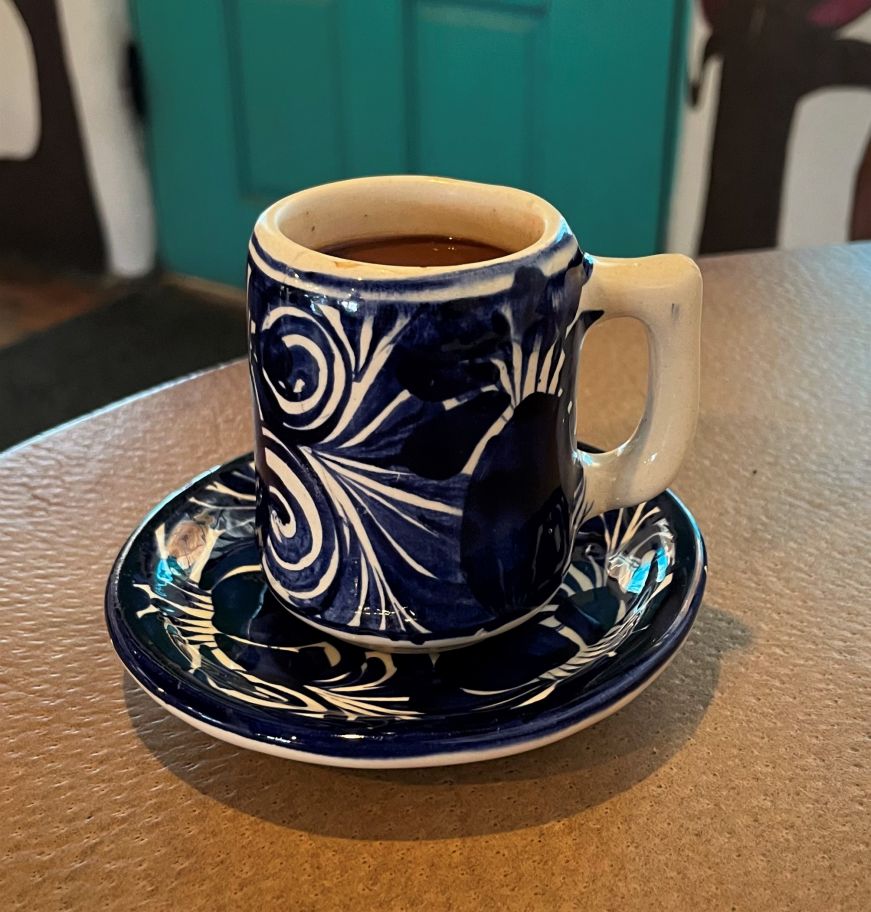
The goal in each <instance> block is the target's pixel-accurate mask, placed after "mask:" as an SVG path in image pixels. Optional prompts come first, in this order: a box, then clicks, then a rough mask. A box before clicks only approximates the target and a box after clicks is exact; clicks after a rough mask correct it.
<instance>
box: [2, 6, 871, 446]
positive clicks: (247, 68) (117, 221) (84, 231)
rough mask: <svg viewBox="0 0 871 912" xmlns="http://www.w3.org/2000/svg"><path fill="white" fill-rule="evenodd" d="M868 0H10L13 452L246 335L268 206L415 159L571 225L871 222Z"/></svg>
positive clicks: (687, 241) (757, 227)
mask: <svg viewBox="0 0 871 912" xmlns="http://www.w3.org/2000/svg"><path fill="white" fill-rule="evenodd" d="M869 130H871V0H693V2H691V0H633V2H632V3H631V4H629V3H615V2H613V0H184V2H178V0H129V2H127V0H100V2H98V3H95V2H93V0H0V417H2V422H0V449H2V448H4V447H7V446H11V445H13V444H15V443H16V442H18V441H21V440H23V439H25V438H26V437H29V436H31V435H32V434H35V433H38V432H40V431H42V430H45V429H47V428H50V427H53V426H54V425H56V424H58V423H60V422H63V421H66V420H70V419H73V418H75V417H77V416H78V415H81V414H83V413H84V412H87V411H89V410H91V409H93V408H96V407H99V406H102V405H105V404H107V403H110V402H113V401H115V400H117V399H118V398H121V397H123V396H125V395H128V394H131V393H134V392H136V391H138V390H142V389H145V388H147V387H149V386H152V385H154V384H156V383H159V382H163V381H166V380H170V379H172V378H175V377H177V376H179V375H181V374H184V373H187V372H190V371H192V370H196V369H199V368H202V367H206V366H209V365H211V364H215V363H219V362H221V361H224V360H227V359H229V358H232V357H236V356H239V355H242V354H243V353H244V350H245V332H244V316H243V305H242V294H241V283H242V277H243V271H244V257H245V247H246V241H247V237H248V234H249V233H250V230H251V226H252V224H253V222H254V219H255V218H256V216H257V214H258V213H259V212H260V211H261V210H262V209H263V208H264V207H265V206H266V205H268V204H269V203H270V202H271V201H272V200H274V199H275V198H277V197H280V196H284V195H286V194H288V193H290V192H293V191H294V190H296V189H299V188H302V187H305V186H309V185H312V184H317V183H322V182H325V181H331V180H337V179H340V178H344V177H353V176H360V175H366V174H379V173H397V172H416V173H426V174H438V175H446V176H453V177H462V178H471V179H475V180H483V181H490V182H496V183H506V184H512V185H515V186H519V187H523V188H526V189H529V190H532V191H534V192H536V193H539V194H541V195H542V196H545V197H546V198H548V199H549V200H551V201H552V202H553V203H554V204H555V205H556V206H557V207H558V208H559V209H561V210H562V212H563V213H564V214H565V215H566V216H567V218H568V220H569V222H570V223H571V225H572V227H573V228H574V230H575V232H576V233H577V234H578V236H579V237H580V239H581V242H582V244H583V245H584V246H585V248H586V249H588V250H590V251H591V252H593V253H607V254H612V255H627V256H628V255H644V254H649V253H654V252H657V251H662V250H676V251H682V252H685V253H689V254H692V255H695V254H698V253H703V254H710V253H723V252H728V251H734V250H746V249H760V248H768V247H776V246H786V247H795V246H805V245H815V244H826V243H837V242H844V241H848V240H859V239H867V238H869V237H871V145H869Z"/></svg>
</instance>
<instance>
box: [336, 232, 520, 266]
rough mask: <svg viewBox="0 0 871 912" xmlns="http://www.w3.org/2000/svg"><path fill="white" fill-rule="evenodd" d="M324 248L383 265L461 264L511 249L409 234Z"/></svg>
mask: <svg viewBox="0 0 871 912" xmlns="http://www.w3.org/2000/svg"><path fill="white" fill-rule="evenodd" d="M321 252H322V253H327V254H329V255H330V256H335V257H342V258H343V259H345V260H357V261H358V262H361V263H377V264H379V265H382V266H462V265H463V264H464V263H480V262H482V261H483V260H494V259H496V258H497V257H503V256H506V255H507V254H509V253H511V252H512V251H510V250H504V249H503V248H501V247H494V246H493V245H492V244H485V243H482V242H481V241H471V240H468V239H467V238H455V237H445V236H444V235H438V234H410V235H396V236H392V237H381V238H370V239H369V240H366V241H343V242H342V243H341V244H333V245H332V246H330V247H324V248H323V249H322V250H321Z"/></svg>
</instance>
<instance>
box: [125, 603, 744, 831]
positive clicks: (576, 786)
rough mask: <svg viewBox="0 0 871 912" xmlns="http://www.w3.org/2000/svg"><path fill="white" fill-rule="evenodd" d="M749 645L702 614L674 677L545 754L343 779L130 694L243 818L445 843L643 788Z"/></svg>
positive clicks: (159, 739) (207, 790)
mask: <svg viewBox="0 0 871 912" xmlns="http://www.w3.org/2000/svg"><path fill="white" fill-rule="evenodd" d="M749 642H750V632H749V630H748V629H747V628H746V627H745V626H744V625H743V624H742V623H741V622H739V621H738V620H736V619H735V618H733V617H731V616H730V615H728V614H726V613H725V612H722V611H719V610H718V609H716V608H713V607H711V606H709V605H703V606H702V608H701V610H700V612H699V617H698V620H697V622H696V625H695V628H694V630H693V631H692V633H691V634H690V637H689V639H688V641H687V644H686V646H685V647H684V648H683V650H682V651H681V652H680V653H679V654H678V655H677V657H676V658H675V659H674V661H673V662H672V664H671V667H669V668H668V669H667V670H666V671H665V672H664V674H663V675H662V676H661V677H660V678H659V679H658V680H657V681H656V682H655V683H654V684H653V685H652V686H651V687H650V688H649V689H648V690H646V691H645V692H644V693H643V694H641V696H639V697H638V698H637V699H636V700H635V701H634V702H632V703H630V704H629V705H628V706H627V707H625V708H624V709H622V710H621V711H620V712H619V713H617V714H615V715H613V716H610V717H609V718H607V719H605V720H604V721H602V722H600V723H599V724H598V725H596V726H594V727H593V728H590V729H587V730H585V731H582V732H579V733H578V734H577V735H574V736H572V737H570V738H567V739H565V740H563V741H559V742H557V743H556V744H552V745H549V746H548V747H545V748H541V749H539V750H537V751H532V752H529V753H526V754H519V755H517V756H514V757H506V758H503V759H500V760H492V761H489V762H486V763H472V764H467V765H465V766H449V767H439V768H435V769H418V770H414V769H412V770H344V769H335V768H331V767H320V766H312V765H309V764H303V763H295V762H292V761H288V760H283V759H281V758H278V757H271V756H266V755H264V754H259V753H256V752H253V751H246V750H241V749H239V748H235V747H232V746H230V745H229V744H226V743H224V742H221V741H215V740H213V739H211V738H209V737H208V736H206V735H204V734H202V733H201V732H199V731H197V730H195V729H193V728H190V727H189V726H187V725H185V724H184V723H183V722H181V721H180V720H179V719H177V718H175V717H173V716H170V715H169V714H167V713H165V712H164V711H163V710H162V709H161V708H160V707H159V706H157V705H156V704H155V703H154V702H153V701H152V700H151V699H150V698H149V697H147V696H146V695H145V694H144V693H142V692H141V691H140V690H139V688H138V687H137V685H136V684H135V683H134V682H133V680H132V679H131V678H129V677H128V676H125V680H124V694H125V699H126V702H127V709H128V712H129V715H130V718H131V720H132V722H133V725H134V726H135V728H136V731H137V734H138V735H139V737H140V739H141V740H142V742H143V743H144V744H145V746H146V747H147V748H148V749H149V750H150V751H151V752H152V753H153V754H154V755H155V756H156V757H157V758H158V759H159V760H160V761H161V762H162V763H163V764H164V765H165V766H166V767H167V769H169V770H170V771H171V772H172V773H174V774H175V775H176V776H178V777H179V778H181V779H183V780H184V781H185V782H187V783H189V784H190V785H192V786H193V787H194V788H196V789H198V790H199V791H200V792H202V793H203V794H205V795H208V796H209V797H210V798H212V799H214V800H216V801H220V802H222V803H224V804H226V805H228V806H230V807H233V808H235V809H237V810H239V811H241V812H242V813H244V814H249V815H251V816H254V817H258V818H260V819H263V820H266V821H269V822H270V823H273V824H278V825H280V826H283V827H288V828H291V829H295V830H303V831H306V832H310V833H316V834H320V835H328V836H336V837H344V838H346V839H397V840H407V839H444V838H453V837H457V836H464V835H484V834H488V833H496V832H504V831H509V830H516V829H523V828H526V827H531V826H536V825H540V824H543V823H548V822H551V821H556V820H561V819H564V818H567V817H572V816H574V815H576V814H578V813H579V812H581V811H583V810H585V809H586V808H589V807H592V806H594V805H597V804H600V803H601V802H604V801H607V800H608V799H609V798H611V797H613V796H614V795H616V794H619V793H620V792H623V791H625V790H627V789H629V788H631V787H632V786H633V785H635V784H636V783H638V782H641V781H642V780H643V779H646V778H647V777H648V776H649V775H650V774H651V773H653V772H654V771H655V770H657V769H658V768H659V767H661V766H662V765H663V764H665V763H667V762H668V760H669V759H670V758H671V757H672V756H673V755H674V754H675V753H677V751H678V750H679V749H680V748H681V746H682V745H683V744H684V743H685V742H686V741H687V740H688V739H689V738H690V737H691V735H692V734H693V732H694V731H695V730H696V728H697V727H698V725H699V723H700V722H701V720H702V718H703V717H704V714H705V711H706V709H707V707H708V705H709V704H710V702H711V699H712V698H713V696H714V693H715V692H716V687H717V681H718V679H719V668H720V662H721V661H722V659H723V657H724V656H725V655H726V654H728V653H729V652H731V651H732V650H735V649H743V648H745V647H746V646H747V645H748V644H749Z"/></svg>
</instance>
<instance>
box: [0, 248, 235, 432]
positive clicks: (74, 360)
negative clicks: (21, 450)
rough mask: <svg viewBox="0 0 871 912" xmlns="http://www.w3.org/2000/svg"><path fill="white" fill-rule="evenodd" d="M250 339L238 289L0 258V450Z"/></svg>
mask: <svg viewBox="0 0 871 912" xmlns="http://www.w3.org/2000/svg"><path fill="white" fill-rule="evenodd" d="M245 345H246V339H245V310H244V303H243V297H242V294H241V292H239V291H237V290H235V289H227V290H224V289H222V288H219V287H212V286H207V285H205V284H200V283H196V282H190V281H183V280H178V279H173V278H168V277H160V276H155V277H153V278H150V279H146V280H139V281H134V282H130V281H123V280H117V279H115V280H113V279H106V278H101V277H95V276H86V275H80V274H70V273H64V274H58V273H56V272H52V271H51V270H47V269H44V268H40V267H38V266H35V265H28V264H23V263H20V262H2V261H0V450H3V449H6V448H7V447H10V446H13V445H14V444H16V443H19V442H20V441H22V440H25V439H27V438H28V437H31V436H33V435H34V434H38V433H40V432H41V431H44V430H48V429H49V428H52V427H55V426H56V425H58V424H61V423H62V422H64V421H69V420H71V419H73V418H77V417H79V416H80V415H83V414H85V413H87V412H90V411H92V410H93V409H95V408H99V407H100V406H103V405H108V404H109V403H111V402H115V401H116V400H118V399H121V398H123V397H124V396H128V395H130V394H132V393H136V392H139V391H141V390H144V389H148V388H149V387H151V386H154V385H155V384H158V383H162V382H164V381H166V380H171V379H174V378H175V377H179V376H182V375H184V374H187V373H190V372H191V371H195V370H199V369H201V368H204V367H209V366H212V365H214V364H219V363H221V362H222V361H228V360H230V359H232V358H236V357H240V356H242V355H243V354H244V353H245Z"/></svg>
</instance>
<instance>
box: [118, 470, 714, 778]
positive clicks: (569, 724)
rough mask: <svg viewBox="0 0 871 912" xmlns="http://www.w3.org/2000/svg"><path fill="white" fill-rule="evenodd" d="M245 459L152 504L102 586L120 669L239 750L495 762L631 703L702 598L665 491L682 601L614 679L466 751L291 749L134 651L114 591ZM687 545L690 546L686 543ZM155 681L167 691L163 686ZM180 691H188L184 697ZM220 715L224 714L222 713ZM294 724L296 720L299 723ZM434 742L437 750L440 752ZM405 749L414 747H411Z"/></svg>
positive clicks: (445, 740) (395, 764) (696, 543)
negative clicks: (681, 558) (153, 530)
mask: <svg viewBox="0 0 871 912" xmlns="http://www.w3.org/2000/svg"><path fill="white" fill-rule="evenodd" d="M251 458H252V454H251V453H247V454H243V455H242V456H239V457H236V458H235V459H229V460H226V461H225V462H221V463H217V464H216V465H213V466H212V467H210V468H209V469H206V470H205V471H203V472H200V473H199V474H197V475H196V476H194V477H193V478H191V479H189V480H188V481H187V482H186V483H185V484H183V485H182V486H181V487H179V488H178V489H177V490H176V491H174V492H173V493H171V494H169V495H168V496H167V497H165V498H163V499H162V500H161V501H160V502H159V503H158V504H156V505H155V506H154V507H153V508H152V509H151V510H150V511H149V512H148V513H147V515H146V516H145V517H144V518H143V519H142V520H141V522H140V523H139V524H138V525H137V527H136V528H135V529H134V531H133V532H132V533H131V535H130V536H129V537H128V539H127V541H126V542H125V543H124V546H123V547H122V549H121V551H120V552H119V553H118V555H117V557H116V559H115V561H114V564H113V566H112V570H111V573H110V574H109V578H108V581H107V585H106V593H105V605H104V610H105V622H106V626H107V628H108V632H109V636H110V639H111V642H112V645H113V647H114V650H115V652H116V654H117V655H118V658H119V659H120V661H121V664H122V666H123V667H124V668H125V669H126V671H127V672H128V673H129V674H130V675H131V677H132V678H133V680H134V681H135V682H136V684H137V685H138V686H139V687H140V688H141V689H142V690H144V691H145V692H146V693H147V694H148V695H149V696H150V697H152V699H154V700H155V702H157V703H158V704H159V705H161V706H163V707H164V708H165V709H166V710H167V711H168V712H170V713H171V714H172V715H174V716H176V717H177V718H180V719H182V720H183V721H185V722H187V723H188V724H189V725H192V726H193V727H194V728H197V729H199V730H200V731H204V732H205V733H206V734H209V735H211V736H213V737H215V738H217V739H219V740H222V741H225V742H228V743H230V744H233V745H235V746H238V747H245V748H247V749H252V750H256V751H259V752H261V753H267V754H272V755H278V756H282V757H285V758H288V759H295V760H300V761H303V762H309V763H314V764H318V765H326V766H339V767H352V768H369V769H373V768H413V767H427V766H446V765H453V764H459V763H467V762H475V761H478V760H488V759H495V758H497V757H503V756H509V755H511V754H517V753H521V752H524V751H527V750H532V749H534V748H536V747H541V746H544V745H546V744H550V743H553V742H555V741H558V740H560V739H562V738H565V737H569V736H570V735H572V734H574V733H575V732H577V731H581V730H582V729H584V728H587V727H589V726H590V725H593V724H595V723H596V722H598V721H600V720H601V719H604V718H605V717H607V716H609V715H611V714H612V713H614V712H617V711H618V710H619V709H621V708H622V707H623V706H625V705H627V704H628V703H630V702H631V701H632V700H633V699H635V698H636V697H637V696H638V695H639V694H640V693H641V692H642V691H643V690H644V689H645V688H646V687H647V686H648V685H649V684H651V683H652V682H653V681H654V680H655V679H656V677H658V675H659V674H660V673H661V672H662V671H663V670H664V669H665V667H666V666H667V665H668V664H669V662H670V661H671V660H672V658H674V656H675V654H676V653H677V651H678V650H679V649H680V647H681V646H682V645H683V643H684V641H685V639H686V637H687V635H688V634H689V631H690V629H691V628H692V625H693V623H694V621H695V617H696V615H697V613H698V609H699V606H700V604H701V600H702V597H703V595H704V590H705V584H706V580H707V550H706V547H705V543H704V539H703V538H702V535H701V531H700V530H699V527H698V524H697V523H696V521H695V517H694V516H693V515H692V513H691V512H690V511H689V509H688V508H687V507H686V505H685V504H684V503H683V501H682V500H681V499H680V498H679V497H678V496H677V495H676V494H674V492H672V491H671V490H670V489H667V490H666V491H663V492H662V494H660V495H658V496H657V497H656V498H653V499H652V500H651V501H650V502H654V501H656V500H659V499H660V498H667V499H668V500H669V501H670V502H671V503H672V505H673V507H674V509H675V510H676V511H677V512H678V513H679V514H681V515H682V517H683V519H684V520H685V521H686V523H687V526H688V528H689V530H690V531H691V533H692V546H691V547H692V550H693V553H694V555H695V561H694V564H693V568H692V572H691V573H690V574H689V578H688V580H687V582H686V583H685V588H684V592H683V593H682V602H681V604H680V606H679V607H678V608H677V609H675V610H674V618H673V620H672V621H671V622H670V624H669V627H668V628H667V629H666V630H665V631H664V632H663V633H662V634H661V635H660V637H659V640H658V641H657V642H656V643H654V644H653V645H652V646H651V647H650V649H649V650H648V651H647V652H646V653H645V654H644V655H643V657H641V658H639V659H638V660H637V661H633V662H632V663H630V664H629V665H628V667H627V668H626V669H624V670H623V671H622V672H620V673H619V674H618V675H617V677H616V678H614V679H613V680H611V681H607V682H605V683H604V684H601V685H599V686H598V687H593V688H592V689H591V690H590V692H589V694H587V695H586V696H584V697H581V698H580V699H579V700H578V699H576V700H574V701H572V702H569V703H567V704H564V705H562V706H555V707H551V708H550V709H548V710H544V711H543V712H542V713H541V714H540V715H538V716H536V717H534V718H532V719H528V720H524V719H518V720H516V721H515V723H514V724H512V725H509V726H505V725H502V726H500V727H498V728H495V729H492V730H490V731H484V732H480V733H477V739H478V740H477V743H476V746H473V747H469V746H468V744H466V743H465V741H466V739H462V741H463V742H464V743H463V744H461V745H460V746H458V747H456V748H453V749H452V748H451V744H453V743H455V741H456V739H451V738H450V737H449V736H447V735H432V734H428V735H426V736H425V738H426V740H425V741H423V743H422V744H421V745H419V746H420V748H421V749H420V750H418V751H414V750H413V747H415V746H416V745H412V744H408V743H406V744H405V745H403V744H402V743H401V740H402V739H394V738H385V739H375V738H374V737H373V738H372V739H370V740H361V741H359V742H356V741H355V745H356V749H357V752H356V753H354V752H352V751H348V746H349V743H348V742H347V741H344V742H343V741H341V740H340V739H341V735H340V734H338V733H333V734H332V735H331V736H328V737H327V739H326V740H328V741H331V742H332V743H331V745H330V746H331V748H345V751H346V752H342V751H341V750H331V751H329V752H325V751H323V750H312V749H300V748H298V747H292V746H289V743H288V741H287V740H285V738H282V737H280V736H275V735H270V734H269V733H268V732H264V731H262V730H260V731H257V730H255V729H256V727H257V725H256V720H257V713H256V711H253V710H251V709H250V708H248V707H239V706H238V705H236V704H231V703H230V701H229V700H228V698H226V697H222V698H220V699H218V698H217V695H215V696H211V695H207V694H204V693H202V692H201V691H200V689H199V688H195V687H192V686H191V684H190V682H188V681H187V680H186V679H185V677H184V676H182V675H179V674H177V673H173V672H172V671H170V670H169V669H167V668H164V667H163V666H162V665H161V664H160V663H159V662H158V661H157V660H156V659H154V658H151V657H150V656H149V655H148V653H147V652H145V651H144V650H142V649H141V648H139V646H138V644H137V643H136V642H135V635H134V634H133V632H132V631H131V630H129V625H128V624H127V623H126V620H125V619H124V617H123V614H122V606H121V599H120V597H119V592H118V590H119V582H120V576H121V572H122V569H123V567H124V564H125V562H126V560H127V558H128V556H129V555H130V552H131V550H132V548H133V546H134V544H135V543H136V542H137V541H138V540H139V539H140V537H141V536H142V534H143V533H144V532H145V531H146V530H147V529H148V528H149V527H150V525H151V524H152V523H153V521H154V519H155V517H157V516H158V514H160V513H161V512H162V511H164V510H166V509H167V508H169V507H170V506H171V505H172V504H173V502H174V501H176V500H178V499H180V498H182V497H183V496H185V495H186V494H187V493H188V492H189V491H190V489H191V488H192V487H194V486H196V485H198V484H200V483H201V482H203V481H204V480H205V479H207V478H209V477H210V476H212V475H214V474H215V473H217V472H220V471H226V470H228V469H229V468H231V467H232V466H233V465H234V464H236V463H243V464H247V463H249V462H250V460H251ZM686 547H687V549H689V547H690V546H689V545H687V546H686ZM662 609H663V604H660V606H659V608H658V610H662ZM149 666H150V667H149ZM161 681H162V682H163V684H168V685H170V686H169V687H167V686H162V683H161ZM173 685H174V686H173ZM185 691H189V692H190V696H189V697H188V698H187V699H186V696H185ZM198 702H203V703H205V704H206V705H207V706H208V710H211V711H208V710H206V709H203V708H202V707H201V706H196V705H191V704H192V703H194V704H196V703H198ZM224 704H226V705H224ZM215 710H217V712H216V711H215ZM221 710H226V711H225V712H223V713H222V712H221ZM246 715H248V716H253V717H254V718H255V724H254V727H253V728H252V725H251V724H246V721H245V719H244V718H240V717H244V716H246ZM259 721H260V722H261V725H262V723H263V722H264V721H265V722H267V723H268V724H267V725H266V727H270V726H271V727H280V726H278V725H277V724H276V723H275V722H274V721H273V720H262V719H261V720H259ZM294 721H296V722H297V723H299V721H300V720H299V719H296V720H294ZM303 725H304V723H303ZM287 729H288V736H287V738H288V740H296V736H295V735H293V734H291V732H292V726H291V725H288V726H287ZM319 735H320V739H321V740H322V739H323V732H320V733H319ZM413 738H414V733H409V740H413ZM398 742H399V743H398ZM439 745H440V748H441V749H439ZM379 748H380V750H379ZM409 748H412V749H411V750H409Z"/></svg>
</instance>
